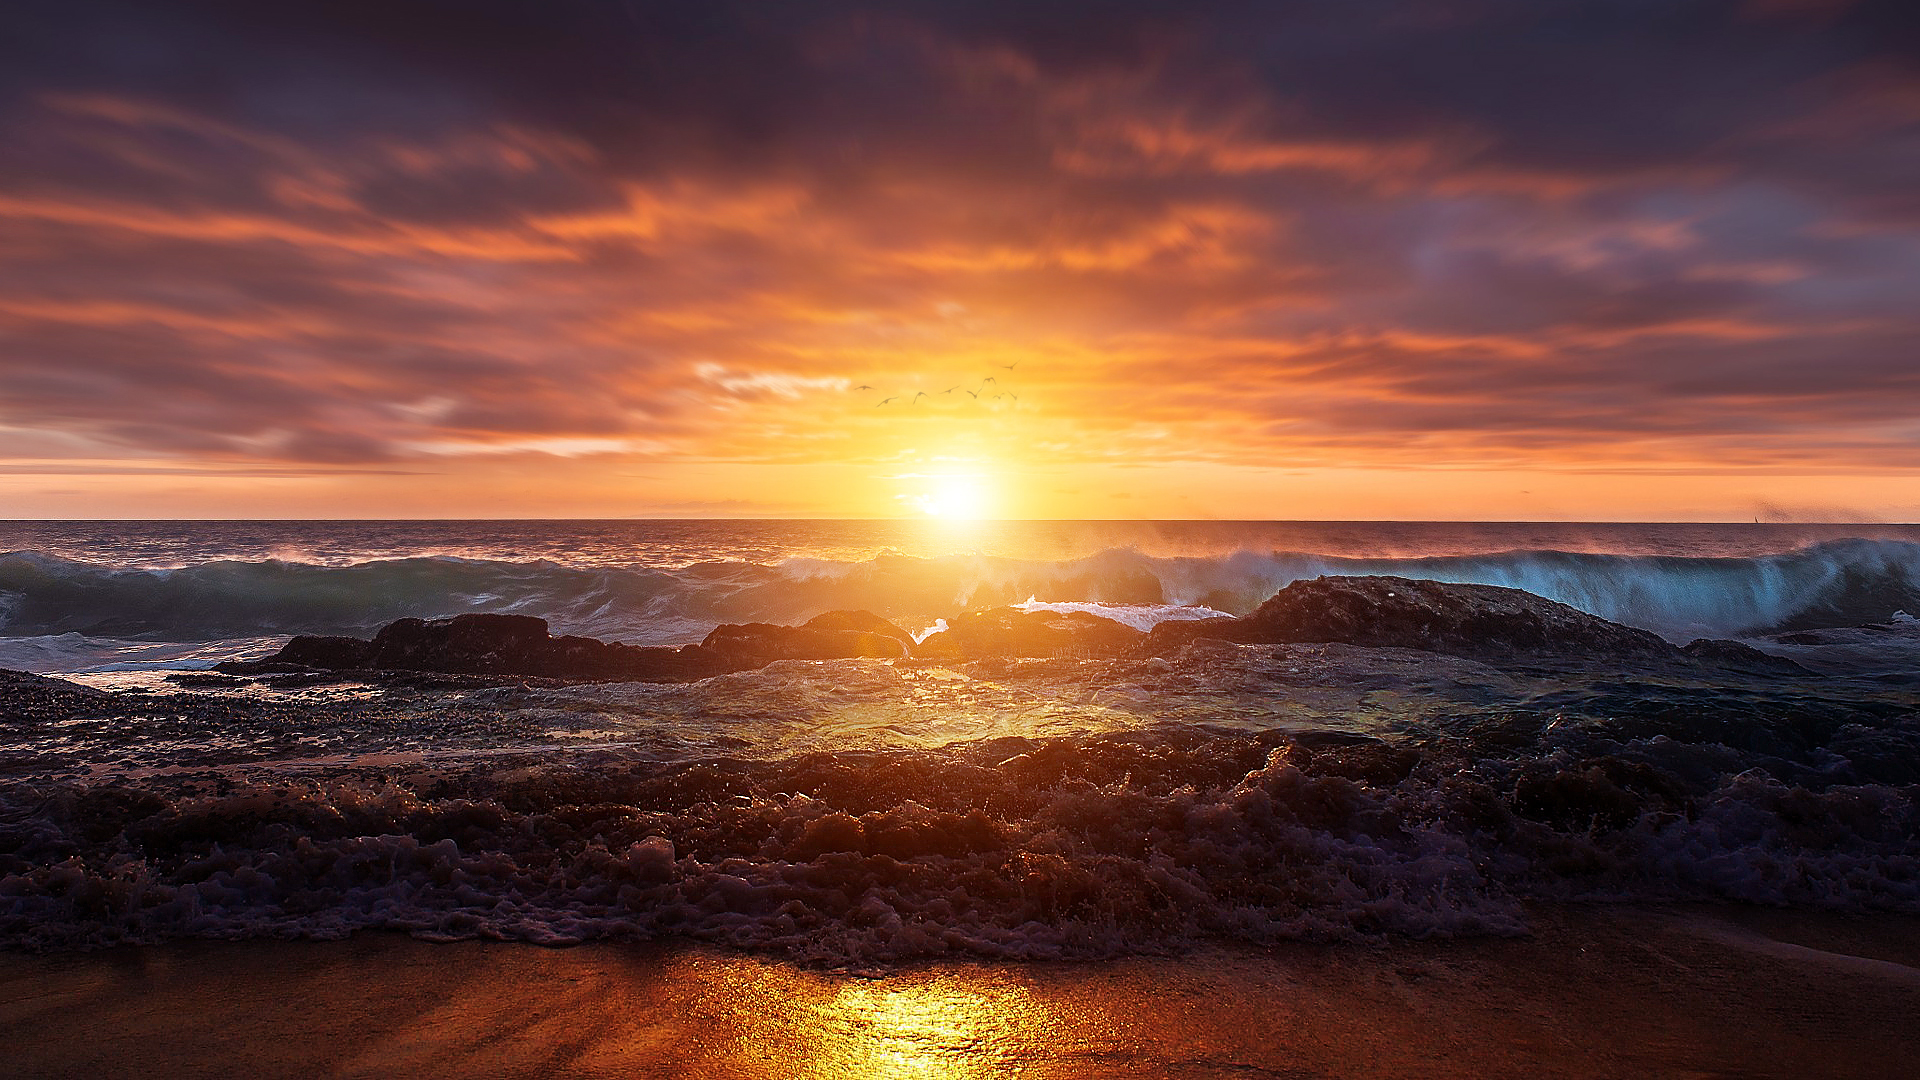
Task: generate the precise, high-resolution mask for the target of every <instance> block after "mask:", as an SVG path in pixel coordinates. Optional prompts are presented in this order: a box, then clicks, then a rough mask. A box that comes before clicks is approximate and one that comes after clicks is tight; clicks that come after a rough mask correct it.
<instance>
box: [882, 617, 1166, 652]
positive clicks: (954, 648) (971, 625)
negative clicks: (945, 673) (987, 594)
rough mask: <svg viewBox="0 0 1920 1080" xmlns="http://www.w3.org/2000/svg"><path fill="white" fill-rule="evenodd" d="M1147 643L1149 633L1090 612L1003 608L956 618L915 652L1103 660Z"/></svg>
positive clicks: (915, 649) (1131, 650) (920, 645)
mask: <svg viewBox="0 0 1920 1080" xmlns="http://www.w3.org/2000/svg"><path fill="white" fill-rule="evenodd" d="M1146 640H1147V635H1145V634H1143V633H1141V632H1140V631H1138V630H1135V629H1134V628H1133V627H1131V626H1127V625H1124V624H1122V623H1118V622H1115V621H1113V620H1112V619H1103V618H1101V617H1100V616H1098V615H1091V614H1088V613H1087V612H1084V611H1067V612H1060V611H1021V610H1019V609H1017V608H1006V607H1001V608H990V609H988V610H986V611H968V612H963V613H961V614H960V615H958V616H955V617H954V619H953V621H952V623H951V624H950V625H949V626H948V627H947V629H946V630H944V631H942V632H940V633H937V634H934V635H932V636H931V637H929V638H927V639H926V640H925V641H923V642H921V643H920V644H919V645H918V646H916V647H915V648H914V650H913V654H914V655H915V656H918V657H923V658H927V659H936V660H981V659H986V658H989V657H1073V658H1076V659H1098V658H1106V657H1116V656H1127V655H1130V654H1132V653H1133V652H1134V651H1135V650H1136V649H1138V648H1139V647H1140V645H1141V644H1142V643H1144V642H1145V641H1146Z"/></svg>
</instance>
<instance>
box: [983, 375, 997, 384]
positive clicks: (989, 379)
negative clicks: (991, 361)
mask: <svg viewBox="0 0 1920 1080" xmlns="http://www.w3.org/2000/svg"><path fill="white" fill-rule="evenodd" d="M988 383H992V384H993V385H995V386H999V385H1000V380H999V379H996V378H994V377H993V376H991V375H989V376H987V377H986V378H984V379H981V380H980V385H981V386H985V385H987V384H988Z"/></svg>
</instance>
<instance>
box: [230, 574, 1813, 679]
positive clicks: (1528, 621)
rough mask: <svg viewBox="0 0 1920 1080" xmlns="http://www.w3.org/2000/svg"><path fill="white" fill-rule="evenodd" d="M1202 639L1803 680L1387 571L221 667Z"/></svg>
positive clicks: (524, 638)
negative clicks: (1159, 616) (1138, 612)
mask: <svg viewBox="0 0 1920 1080" xmlns="http://www.w3.org/2000/svg"><path fill="white" fill-rule="evenodd" d="M1202 641H1224V642H1231V643H1235V644H1242V645H1257V644H1273V645H1283V644H1285V645H1290V644H1343V645H1355V646H1360V647H1365V648H1390V649H1416V650H1420V651H1423V652H1432V653H1439V654H1443V655H1448V656H1457V657H1462V658H1466V659H1471V660H1478V661H1482V662H1486V663H1494V664H1506V665H1515V664H1518V665H1523V666H1533V667H1540V666H1546V667H1565V668H1570V669H1579V670H1593V669H1595V668H1612V669H1635V670H1637V669H1644V668H1648V667H1653V668H1663V667H1664V668H1673V669H1676V670H1699V669H1707V670H1716V669H1731V670H1736V671H1739V672H1742V673H1746V674H1757V675H1772V676H1786V677H1795V676H1810V675H1812V674H1813V673H1812V672H1810V671H1808V670H1807V669H1806V668H1805V667H1802V666H1801V665H1800V664H1798V663H1795V662H1794V661H1792V660H1789V659H1785V658H1782V657H1776V656H1772V655H1769V654H1767V653H1764V652H1762V651H1760V650H1758V649H1755V648H1753V647H1752V646H1749V645H1745V644H1742V643H1740V642H1737V641H1725V640H1709V639H1700V640H1696V641H1694V642H1692V643H1690V644H1688V645H1686V646H1684V647H1676V646H1674V645H1672V644H1671V643H1669V642H1667V641H1666V640H1665V639H1663V638H1661V637H1660V636H1659V635H1657V634H1653V633H1651V632H1649V631H1646V630H1640V629H1636V628H1634V627H1629V626H1622V625H1620V624H1618V623H1614V622H1609V621H1607V620H1605V619H1601V618H1598V617H1596V616H1593V615H1589V614H1586V613H1585V612H1582V611H1579V610H1577V609H1575V608H1572V607H1569V606H1567V605H1565V604H1561V603H1557V602H1555V601H1552V600H1546V599H1543V598H1541V597H1538V596H1534V595H1532V594H1531V593H1526V592H1522V591H1520V590H1518V589H1507V588H1501V587H1498V586H1492V585H1453V584H1444V583H1441V582H1435V581H1422V580H1414V579H1410V578H1400V577H1321V578H1316V579H1313V580H1309V581H1299V582H1295V583H1293V584H1292V585H1289V586H1287V587H1286V588H1285V589H1282V590H1281V591H1279V592H1278V593H1276V594H1274V596H1273V597H1272V598H1270V599H1268V600H1267V601H1266V602H1265V603H1263V604H1261V605H1260V607H1259V608H1258V609H1257V610H1255V611H1253V612H1252V613H1250V614H1249V615H1247V616H1245V617H1243V618H1210V619H1195V620H1183V621H1175V622H1163V623H1161V624H1159V625H1157V626H1155V627H1154V628H1153V629H1152V630H1151V631H1141V630H1137V629H1134V628H1133V627H1130V626H1126V625H1124V624H1122V623H1119V622H1117V621H1115V620H1112V619H1107V618H1103V617H1101V616H1098V615H1094V614H1090V613H1088V612H1084V611H1069V612H1056V611H1049V610H1027V609H1022V608H1016V607H997V608H989V609H986V610H981V611H968V612H963V613H961V614H959V615H957V616H955V617H954V619H953V620H952V622H951V625H948V626H946V628H945V629H943V630H940V631H937V632H935V633H933V634H930V635H928V636H927V637H926V638H924V639H922V640H919V641H916V640H915V639H914V636H913V635H912V634H910V633H908V632H907V631H905V630H903V629H901V628H900V627H898V626H895V625H894V624H893V623H891V622H888V621H887V620H885V619H883V618H881V617H880V616H878V615H875V614H873V613H872V612H868V611H832V612H827V613H825V614H823V615H819V616H816V617H815V618H813V619H810V620H808V621H807V622H805V623H803V624H801V625H798V626H779V625H773V624H769V623H748V624H745V625H733V624H729V625H724V626H720V627H718V628H716V629H714V630H713V631H712V632H711V633H709V634H708V635H707V636H706V638H705V640H703V641H701V642H700V643H698V644H695V645H686V646H682V647H680V648H661V647H640V646H632V645H625V644H621V643H619V642H605V641H599V640H597V639H594V638H587V637H575V636H560V637H556V636H553V635H552V634H551V633H550V631H549V628H548V626H547V623H546V620H544V619H538V618H533V617H531V616H526V615H492V614H470V615H457V616H454V617H452V618H449V619H437V620H432V621H428V620H422V619H413V618H409V619H401V620H398V621H396V622H393V623H391V624H389V625H387V626H386V627H384V628H382V629H381V630H380V631H379V633H377V634H376V635H374V637H372V638H371V639H363V638H352V637H317V636H304V635H303V636H298V637H295V638H293V639H292V640H291V641H289V642H287V644H286V645H285V646H284V647H283V648H282V649H281V650H280V651H279V652H278V653H276V654H274V655H273V656H270V657H267V658H266V659H263V660H254V661H228V662H226V663H223V664H221V665H219V667H218V668H217V670H218V671H219V672H220V673H221V674H223V675H228V676H242V677H245V676H262V675H280V676H285V675H290V674H298V673H301V672H307V671H335V672H338V671H417V672H434V673H439V674H449V675H486V676H524V677H533V678H546V679H561V680H570V681H645V682H681V681H689V680H694V679H703V678H710V677H712V676H715V675H721V674H726V673H729V672H736V671H745V670H751V669H754V668H759V667H764V666H766V665H767V664H770V663H774V662H776V661H780V660H835V659H860V658H876V659H922V660H985V659H1021V658H1047V657H1066V658H1073V659H1122V658H1142V657H1154V656H1168V655H1171V654H1173V653H1175V652H1177V651H1178V650H1180V649H1182V648H1185V647H1187V646H1190V645H1192V644H1194V643H1196V642H1202Z"/></svg>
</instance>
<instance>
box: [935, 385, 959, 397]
mask: <svg viewBox="0 0 1920 1080" xmlns="http://www.w3.org/2000/svg"><path fill="white" fill-rule="evenodd" d="M958 389H960V384H959V383H954V384H953V385H952V386H949V387H947V388H946V389H945V390H942V391H940V392H941V393H943V394H951V393H953V392H954V391H955V390H958Z"/></svg>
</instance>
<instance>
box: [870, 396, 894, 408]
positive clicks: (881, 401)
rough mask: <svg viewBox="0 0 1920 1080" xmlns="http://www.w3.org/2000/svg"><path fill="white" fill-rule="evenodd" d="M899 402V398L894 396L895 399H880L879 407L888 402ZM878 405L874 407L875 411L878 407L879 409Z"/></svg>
mask: <svg viewBox="0 0 1920 1080" xmlns="http://www.w3.org/2000/svg"><path fill="white" fill-rule="evenodd" d="M899 400H900V398H899V397H898V396H895V397H890V398H881V399H880V405H885V404H886V403H887V402H889V401H899ZM880 405H875V406H874V408H876V409H877V408H879V407H880Z"/></svg>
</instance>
